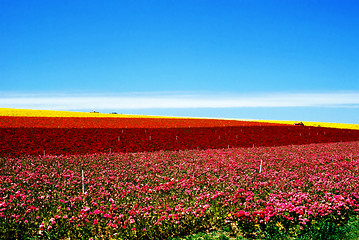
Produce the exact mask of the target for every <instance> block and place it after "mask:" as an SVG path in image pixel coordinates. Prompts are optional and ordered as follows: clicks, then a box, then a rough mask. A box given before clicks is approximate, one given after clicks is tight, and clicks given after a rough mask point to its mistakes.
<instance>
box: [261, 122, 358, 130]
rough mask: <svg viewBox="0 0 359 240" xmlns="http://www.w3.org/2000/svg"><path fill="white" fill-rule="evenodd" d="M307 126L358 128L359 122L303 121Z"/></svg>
mask: <svg viewBox="0 0 359 240" xmlns="http://www.w3.org/2000/svg"><path fill="white" fill-rule="evenodd" d="M255 121H258V122H270V123H283V124H294V123H298V122H299V121H279V120H255ZM302 122H303V124H304V125H305V126H313V127H328V128H343V129H358V130H359V124H349V123H327V122H306V121H302Z"/></svg>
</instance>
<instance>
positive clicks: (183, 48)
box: [0, 0, 359, 123]
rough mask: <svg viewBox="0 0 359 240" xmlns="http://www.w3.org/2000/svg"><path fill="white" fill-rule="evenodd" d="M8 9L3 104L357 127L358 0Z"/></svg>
mask: <svg viewBox="0 0 359 240" xmlns="http://www.w3.org/2000/svg"><path fill="white" fill-rule="evenodd" d="M0 9H1V13H0V107H14V108H30V109H39V108H40V109H57V110H73V111H76V110H81V111H88V110H93V109H96V110H98V111H100V112H112V111H117V112H122V113H134V114H149V115H151V114H152V115H181V116H197V117H226V118H246V119H253V118H254V119H283V120H303V121H306V120H307V121H327V122H349V123H359V117H357V116H359V44H358V42H359V28H358V26H359V15H358V14H357V12H358V11H359V2H358V1H356V0H343V1H331V0H311V1H309V0H308V1H299V0H293V1H286V0H271V1H267V0H225V1H210V0H176V1H174V0H157V1H155V0H137V1H130V0H128V1H110V0H109V1H94V0H88V1H78V0H71V1H67V0H62V1H57V0H54V1H33V0H26V1H25V0H18V1H12V0H0Z"/></svg>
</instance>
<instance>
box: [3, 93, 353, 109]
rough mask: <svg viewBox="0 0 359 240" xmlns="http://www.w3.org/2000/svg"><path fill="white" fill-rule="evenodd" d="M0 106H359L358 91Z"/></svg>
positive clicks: (23, 101)
mask: <svg viewBox="0 0 359 240" xmlns="http://www.w3.org/2000/svg"><path fill="white" fill-rule="evenodd" d="M1 95H2V96H0V107H2V108H25V109H52V110H79V109H83V110H84V109H90V110H92V109H96V110H113V109H118V110H120V109H121V110H122V109H124V110H126V109H153V108H169V109H171V108H172V109H174V108H244V107H359V92H331V93H258V94H237V95H236V94H214V93H198V94H193V93H178V92H175V93H168V92H167V93H142V94H141V93H134V94H131V93H126V94H121V95H101V94H90V95H84V94H81V95H73V94H71V95H65V94H54V95H52V96H48V95H44V94H39V95H31V94H1Z"/></svg>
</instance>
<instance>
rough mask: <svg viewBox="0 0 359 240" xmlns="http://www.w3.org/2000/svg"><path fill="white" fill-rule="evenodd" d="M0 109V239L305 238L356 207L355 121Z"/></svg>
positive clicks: (358, 149)
mask: <svg viewBox="0 0 359 240" xmlns="http://www.w3.org/2000/svg"><path fill="white" fill-rule="evenodd" d="M0 113H1V111H0ZM0 115H1V116H0V239H176V238H178V237H183V236H188V235H190V234H193V233H196V232H206V231H215V230H218V229H222V228H226V229H229V232H230V234H231V236H232V237H234V239H235V238H237V239H265V238H270V237H272V238H273V237H275V236H282V235H283V236H284V235H285V236H287V237H290V239H297V238H298V239H299V238H302V239H303V237H305V236H308V234H309V233H310V232H312V231H313V229H316V231H317V232H318V231H319V232H320V233H321V234H329V235H330V234H331V233H333V232H335V229H339V228H340V227H342V226H345V225H347V224H348V223H349V222H351V221H353V219H357V216H358V213H359V167H358V166H359V131H358V130H355V129H339V128H324V127H314V126H294V125H289V124H278V123H265V122H250V121H236V120H215V119H183V118H158V117H156V118H149V117H147V118H144V117H139V116H134V117H131V116H113V117H112V116H111V117H102V116H101V117H100V116H99V117H85V116H81V117H73V116H38V117H36V116H34V115H32V116H26V115H21V114H17V115H11V114H8V115H6V114H0ZM281 234H282V235H281ZM319 239H326V238H319Z"/></svg>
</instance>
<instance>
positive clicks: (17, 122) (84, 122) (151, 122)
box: [0, 116, 283, 128]
mask: <svg viewBox="0 0 359 240" xmlns="http://www.w3.org/2000/svg"><path fill="white" fill-rule="evenodd" d="M279 125H283V124H276V123H263V122H250V121H236V120H220V119H188V118H187V119H184V118H183V119H179V118H97V117H88V118H80V117H7V116H0V128H19V127H23V128H188V127H231V126H232V127H233V126H279Z"/></svg>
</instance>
